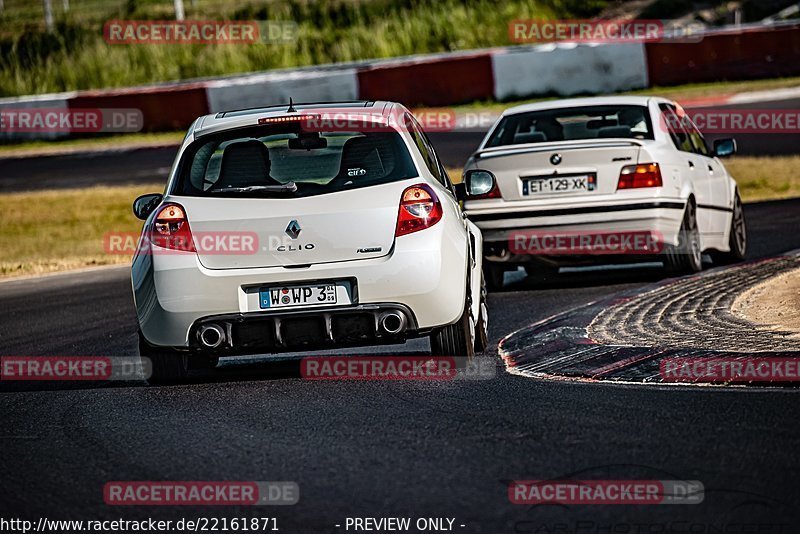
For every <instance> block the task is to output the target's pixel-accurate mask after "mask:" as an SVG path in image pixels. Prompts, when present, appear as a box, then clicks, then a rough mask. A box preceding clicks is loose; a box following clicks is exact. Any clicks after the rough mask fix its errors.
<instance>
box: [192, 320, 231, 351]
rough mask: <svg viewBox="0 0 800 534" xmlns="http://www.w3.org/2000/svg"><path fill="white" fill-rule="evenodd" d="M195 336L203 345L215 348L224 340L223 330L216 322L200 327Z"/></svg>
mask: <svg viewBox="0 0 800 534" xmlns="http://www.w3.org/2000/svg"><path fill="white" fill-rule="evenodd" d="M197 336H198V338H200V344H201V345H203V347H205V348H207V349H216V348H217V347H219V346H220V345H222V343H223V342H224V341H225V330H223V329H222V327H221V326H220V325H218V324H207V325H203V326H201V327H200V331H199V332H198V333H197Z"/></svg>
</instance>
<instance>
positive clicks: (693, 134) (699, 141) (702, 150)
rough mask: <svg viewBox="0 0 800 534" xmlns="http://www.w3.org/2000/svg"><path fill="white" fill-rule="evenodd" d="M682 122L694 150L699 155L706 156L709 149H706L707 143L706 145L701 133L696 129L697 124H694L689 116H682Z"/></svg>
mask: <svg viewBox="0 0 800 534" xmlns="http://www.w3.org/2000/svg"><path fill="white" fill-rule="evenodd" d="M683 122H684V124H685V125H686V130H688V132H689V139H690V140H691V141H692V145H693V146H694V151H695V152H697V153H698V154H700V155H701V156H708V155H709V154H710V151H709V150H708V145H706V140H705V138H704V137H703V134H701V133H700V130H698V129H697V126H695V124H694V122H692V120H691V119H690V118H689V117H687V116H684V119H683Z"/></svg>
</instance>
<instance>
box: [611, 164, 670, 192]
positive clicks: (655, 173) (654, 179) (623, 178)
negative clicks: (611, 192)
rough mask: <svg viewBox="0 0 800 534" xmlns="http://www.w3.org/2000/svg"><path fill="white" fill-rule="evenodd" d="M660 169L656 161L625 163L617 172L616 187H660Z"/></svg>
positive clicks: (661, 183)
mask: <svg viewBox="0 0 800 534" xmlns="http://www.w3.org/2000/svg"><path fill="white" fill-rule="evenodd" d="M662 185H663V182H662V180H661V169H660V168H659V166H658V163H640V164H639V165H626V166H624V167H622V170H621V171H620V173H619V182H618V183H617V189H636V188H638V187H661V186H662Z"/></svg>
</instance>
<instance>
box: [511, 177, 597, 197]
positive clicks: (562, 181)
mask: <svg viewBox="0 0 800 534" xmlns="http://www.w3.org/2000/svg"><path fill="white" fill-rule="evenodd" d="M596 186H597V180H596V177H595V175H594V174H581V175H576V176H553V177H547V178H524V179H523V180H522V194H523V195H538V194H542V193H574V192H580V191H585V192H589V191H594V190H595V187H596Z"/></svg>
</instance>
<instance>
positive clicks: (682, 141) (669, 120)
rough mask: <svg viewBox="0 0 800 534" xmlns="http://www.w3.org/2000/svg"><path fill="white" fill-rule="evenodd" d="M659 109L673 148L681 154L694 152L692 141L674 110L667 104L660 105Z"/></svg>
mask: <svg viewBox="0 0 800 534" xmlns="http://www.w3.org/2000/svg"><path fill="white" fill-rule="evenodd" d="M659 108H660V109H661V113H663V115H664V122H665V126H666V128H667V131H668V132H669V136H670V137H671V138H672V142H673V143H674V144H675V148H677V149H678V150H680V151H682V152H694V151H695V148H694V145H693V144H692V140H691V138H690V137H689V134H688V133H687V132H686V129H685V128H684V124H683V120H681V118H680V117H678V114H677V113H676V112H675V109H674V108H673V107H672V106H670V105H667V104H661V105H660V106H659Z"/></svg>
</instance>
